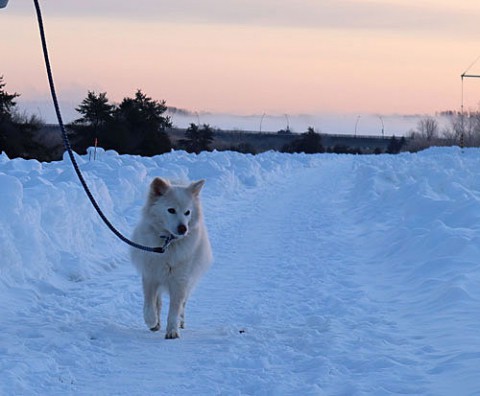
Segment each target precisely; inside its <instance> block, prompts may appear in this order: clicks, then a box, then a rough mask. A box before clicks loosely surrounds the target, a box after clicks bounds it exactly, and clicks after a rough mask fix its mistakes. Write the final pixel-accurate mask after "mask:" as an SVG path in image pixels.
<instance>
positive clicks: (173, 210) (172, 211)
mask: <svg viewBox="0 0 480 396" xmlns="http://www.w3.org/2000/svg"><path fill="white" fill-rule="evenodd" d="M167 210H168V213H171V214H175V213H177V212H176V210H175V209H173V208H168V209H167Z"/></svg>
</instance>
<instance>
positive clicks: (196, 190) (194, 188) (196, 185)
mask: <svg viewBox="0 0 480 396" xmlns="http://www.w3.org/2000/svg"><path fill="white" fill-rule="evenodd" d="M204 184H205V180H203V179H202V180H199V181H196V182H193V183H191V184H190V185H189V186H188V190H189V191H190V192H191V193H192V195H193V196H198V194H200V190H201V189H202V187H203V185H204Z"/></svg>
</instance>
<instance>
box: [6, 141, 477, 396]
mask: <svg viewBox="0 0 480 396" xmlns="http://www.w3.org/2000/svg"><path fill="white" fill-rule="evenodd" d="M79 161H80V163H81V169H82V170H83V172H84V174H85V177H86V179H87V181H88V183H89V185H90V186H91V188H92V191H93V193H94V195H95V196H96V197H97V199H98V201H99V203H100V206H101V207H102V208H103V209H104V210H105V212H106V213H107V215H108V216H109V218H110V219H111V221H112V222H113V223H114V224H115V225H116V226H117V227H118V228H119V229H120V230H122V231H123V232H124V233H126V234H130V232H131V230H132V229H133V227H134V224H135V223H136V221H137V220H138V217H139V212H140V208H141V206H142V205H143V201H144V197H145V193H146V190H147V186H148V184H149V182H150V180H151V179H152V178H153V177H154V176H159V175H160V176H166V177H171V178H175V179H185V180H186V179H192V180H195V179H200V178H206V179H207V184H206V185H205V187H204V190H203V191H202V198H203V203H204V209H205V218H206V222H207V225H208V228H209V232H210V236H211V240H212V245H213V250H214V255H215V262H214V265H213V266H212V268H211V269H210V271H209V272H208V273H207V275H206V276H205V277H204V279H203V280H202V281H201V282H200V284H199V286H198V287H197V289H196V290H195V292H194V294H193V296H192V298H191V300H190V303H189V304H190V305H189V306H188V307H187V324H186V327H187V328H186V329H185V330H183V331H182V332H181V338H180V339H178V340H165V339H164V338H163V337H164V333H163V331H161V332H157V333H151V332H150V331H149V330H148V329H147V328H146V326H145V325H144V323H143V318H142V303H143V301H142V292H141V284H140V278H139V276H138V274H137V273H136V272H135V270H134V268H133V266H132V265H131V264H130V262H129V258H128V247H126V246H125V245H124V244H123V243H122V242H120V241H119V240H117V239H116V237H114V236H113V235H112V234H111V233H110V231H109V230H108V229H107V228H106V227H105V226H104V225H103V223H101V221H100V219H99V218H98V216H97V214H96V213H95V212H94V210H93V208H92V207H91V206H90V203H89V202H88V200H87V198H86V196H85V194H84V192H83V190H82V189H81V186H80V184H79V182H78V181H77V179H76V176H75V174H74V173H73V170H72V167H71V165H70V163H69V161H68V160H64V161H62V162H57V163H48V164H47V163H39V162H37V161H25V160H20V159H16V160H9V159H8V158H7V157H6V156H5V155H2V156H0V208H1V209H0V252H1V260H0V301H1V304H0V326H1V332H0V357H1V359H0V395H397V394H402V395H432V396H433V395H435V396H437V395H455V396H459V395H480V263H479V260H480V173H479V168H480V150H476V149H469V150H468V149H467V150H465V151H464V152H463V153H462V152H461V151H460V150H459V149H455V148H450V149H430V150H428V151H425V152H421V153H419V154H402V155H397V156H390V155H382V156H348V155H333V154H332V155H330V154H320V155H311V156H307V155H288V154H279V153H271V152H270V153H265V154H262V155H258V156H249V155H242V154H238V153H225V152H222V153H219V152H214V153H202V154H201V155H199V156H195V155H189V154H186V153H184V152H174V153H170V154H167V155H163V156H158V157H154V158H140V157H133V156H120V155H117V154H116V153H113V152H101V153H100V155H99V158H97V160H96V161H91V162H89V161H88V157H87V156H85V157H79Z"/></svg>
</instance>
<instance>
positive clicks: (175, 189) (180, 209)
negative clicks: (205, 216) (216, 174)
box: [145, 177, 205, 238]
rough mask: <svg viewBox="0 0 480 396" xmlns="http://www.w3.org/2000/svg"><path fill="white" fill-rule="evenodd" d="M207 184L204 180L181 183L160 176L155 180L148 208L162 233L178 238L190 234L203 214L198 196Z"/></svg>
mask: <svg viewBox="0 0 480 396" xmlns="http://www.w3.org/2000/svg"><path fill="white" fill-rule="evenodd" d="M204 184H205V180H199V181H196V182H193V183H191V184H190V185H188V186H178V185H172V184H171V183H170V182H169V181H168V180H166V179H162V178H160V177H157V178H155V179H154V180H153V181H152V183H151V184H150V192H149V196H148V201H147V206H146V208H145V209H146V210H147V211H148V216H149V218H150V220H151V221H152V225H153V227H155V229H157V230H158V232H159V234H162V233H169V234H170V235H173V236H174V237H175V238H182V237H185V236H186V235H188V233H189V231H190V229H191V228H193V227H195V225H196V224H197V223H198V220H199V219H200V216H201V206H200V197H199V195H200V190H201V189H202V187H203V185H204Z"/></svg>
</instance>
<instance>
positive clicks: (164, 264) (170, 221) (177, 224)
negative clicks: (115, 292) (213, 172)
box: [131, 177, 212, 339]
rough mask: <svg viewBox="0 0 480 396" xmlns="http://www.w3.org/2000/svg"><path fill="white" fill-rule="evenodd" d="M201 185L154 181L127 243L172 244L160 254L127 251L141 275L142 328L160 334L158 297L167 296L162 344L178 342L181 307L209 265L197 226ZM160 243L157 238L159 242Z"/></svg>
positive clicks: (209, 255)
mask: <svg viewBox="0 0 480 396" xmlns="http://www.w3.org/2000/svg"><path fill="white" fill-rule="evenodd" d="M204 183H205V181H204V180H200V181H197V182H193V183H191V184H190V185H187V186H181V185H173V184H172V183H171V182H170V181H168V180H166V179H162V178H158V177H157V178H155V179H154V180H153V181H152V183H151V185H150V191H149V195H148V199H147V202H146V204H145V206H144V208H143V212H142V217H141V220H140V222H139V224H138V226H137V227H136V228H135V231H134V233H133V238H132V239H133V240H134V241H135V242H137V243H140V244H143V245H147V246H163V244H164V239H163V238H165V237H167V236H174V237H175V239H174V240H173V241H172V242H171V244H170V245H169V246H168V248H167V249H166V251H165V253H151V252H145V251H142V250H139V249H136V248H132V251H131V257H132V261H133V263H134V265H135V267H136V268H137V269H138V271H139V272H140V274H141V275H142V282H143V293H144V307H143V315H144V319H145V323H146V324H147V326H148V327H149V328H150V330H152V331H157V330H159V328H160V310H161V306H162V293H168V294H169V296H170V307H169V311H168V318H167V330H166V335H165V338H167V339H172V338H178V336H179V331H178V328H179V326H180V327H181V328H183V327H184V323H185V304H186V302H187V299H188V297H189V294H190V292H191V291H192V288H193V287H194V286H195V284H196V283H197V281H198V280H199V278H200V276H201V275H202V274H203V273H204V272H205V271H206V270H207V269H208V267H209V266H210V264H211V262H212V251H211V247H210V242H209V239H208V234H207V229H206V227H205V224H204V221H203V214H202V208H201V204H200V196H199V194H200V190H201V189H202V187H203V185H204ZM162 237H163V238H162Z"/></svg>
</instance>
